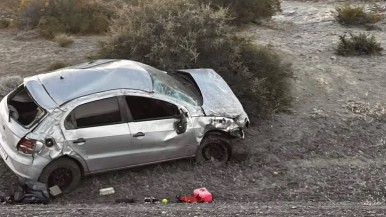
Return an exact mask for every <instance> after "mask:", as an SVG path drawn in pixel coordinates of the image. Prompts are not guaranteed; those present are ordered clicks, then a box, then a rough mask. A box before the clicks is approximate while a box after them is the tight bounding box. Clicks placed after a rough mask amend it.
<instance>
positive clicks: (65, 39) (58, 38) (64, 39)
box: [54, 33, 74, 47]
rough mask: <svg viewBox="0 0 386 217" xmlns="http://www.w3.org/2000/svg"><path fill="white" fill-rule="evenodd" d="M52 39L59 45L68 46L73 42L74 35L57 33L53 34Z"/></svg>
mask: <svg viewBox="0 0 386 217" xmlns="http://www.w3.org/2000/svg"><path fill="white" fill-rule="evenodd" d="M54 41H55V42H56V43H58V45H59V46H61V47H68V46H70V45H71V44H73V43H74V37H72V36H70V35H67V34H64V33H59V34H57V35H55V37H54Z"/></svg>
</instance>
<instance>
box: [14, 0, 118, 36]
mask: <svg viewBox="0 0 386 217" xmlns="http://www.w3.org/2000/svg"><path fill="white" fill-rule="evenodd" d="M106 4H107V3H104V2H103V1H100V0H93V1H89V0H65V1H63V0H24V1H22V2H21V4H20V6H19V9H18V12H19V14H18V18H17V21H18V22H17V23H18V26H19V27H20V28H23V29H33V28H38V29H39V30H40V32H41V34H42V35H44V36H46V37H53V36H54V35H55V34H57V33H61V32H65V33H72V34H78V33H81V34H89V33H96V34H97V33H103V32H105V31H107V28H108V22H109V20H110V16H111V15H112V13H113V12H112V10H111V7H110V6H108V5H106Z"/></svg>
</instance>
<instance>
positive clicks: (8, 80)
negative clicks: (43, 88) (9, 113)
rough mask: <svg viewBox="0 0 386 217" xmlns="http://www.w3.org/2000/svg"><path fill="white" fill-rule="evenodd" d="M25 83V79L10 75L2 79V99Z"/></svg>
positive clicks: (0, 95)
mask: <svg viewBox="0 0 386 217" xmlns="http://www.w3.org/2000/svg"><path fill="white" fill-rule="evenodd" d="M21 83H23V78H22V77H20V76H19V75H8V76H3V77H1V78H0V97H4V96H5V95H7V94H8V93H9V92H11V91H12V90H13V89H15V88H16V87H17V86H19V85H20V84H21Z"/></svg>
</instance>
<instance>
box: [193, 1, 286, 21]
mask: <svg viewBox="0 0 386 217" xmlns="http://www.w3.org/2000/svg"><path fill="white" fill-rule="evenodd" d="M199 2H201V3H204V4H210V5H211V6H212V7H213V8H215V9H218V8H228V10H229V12H230V14H231V16H232V17H233V18H234V21H235V22H236V23H247V22H253V21H256V20H258V19H261V18H270V17H271V16H272V15H274V14H275V13H277V12H280V11H281V7H280V0H199Z"/></svg>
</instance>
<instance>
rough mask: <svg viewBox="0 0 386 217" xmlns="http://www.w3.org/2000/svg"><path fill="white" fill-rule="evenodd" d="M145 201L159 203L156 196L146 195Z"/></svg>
mask: <svg viewBox="0 0 386 217" xmlns="http://www.w3.org/2000/svg"><path fill="white" fill-rule="evenodd" d="M145 203H159V200H158V199H157V198H155V197H145Z"/></svg>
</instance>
